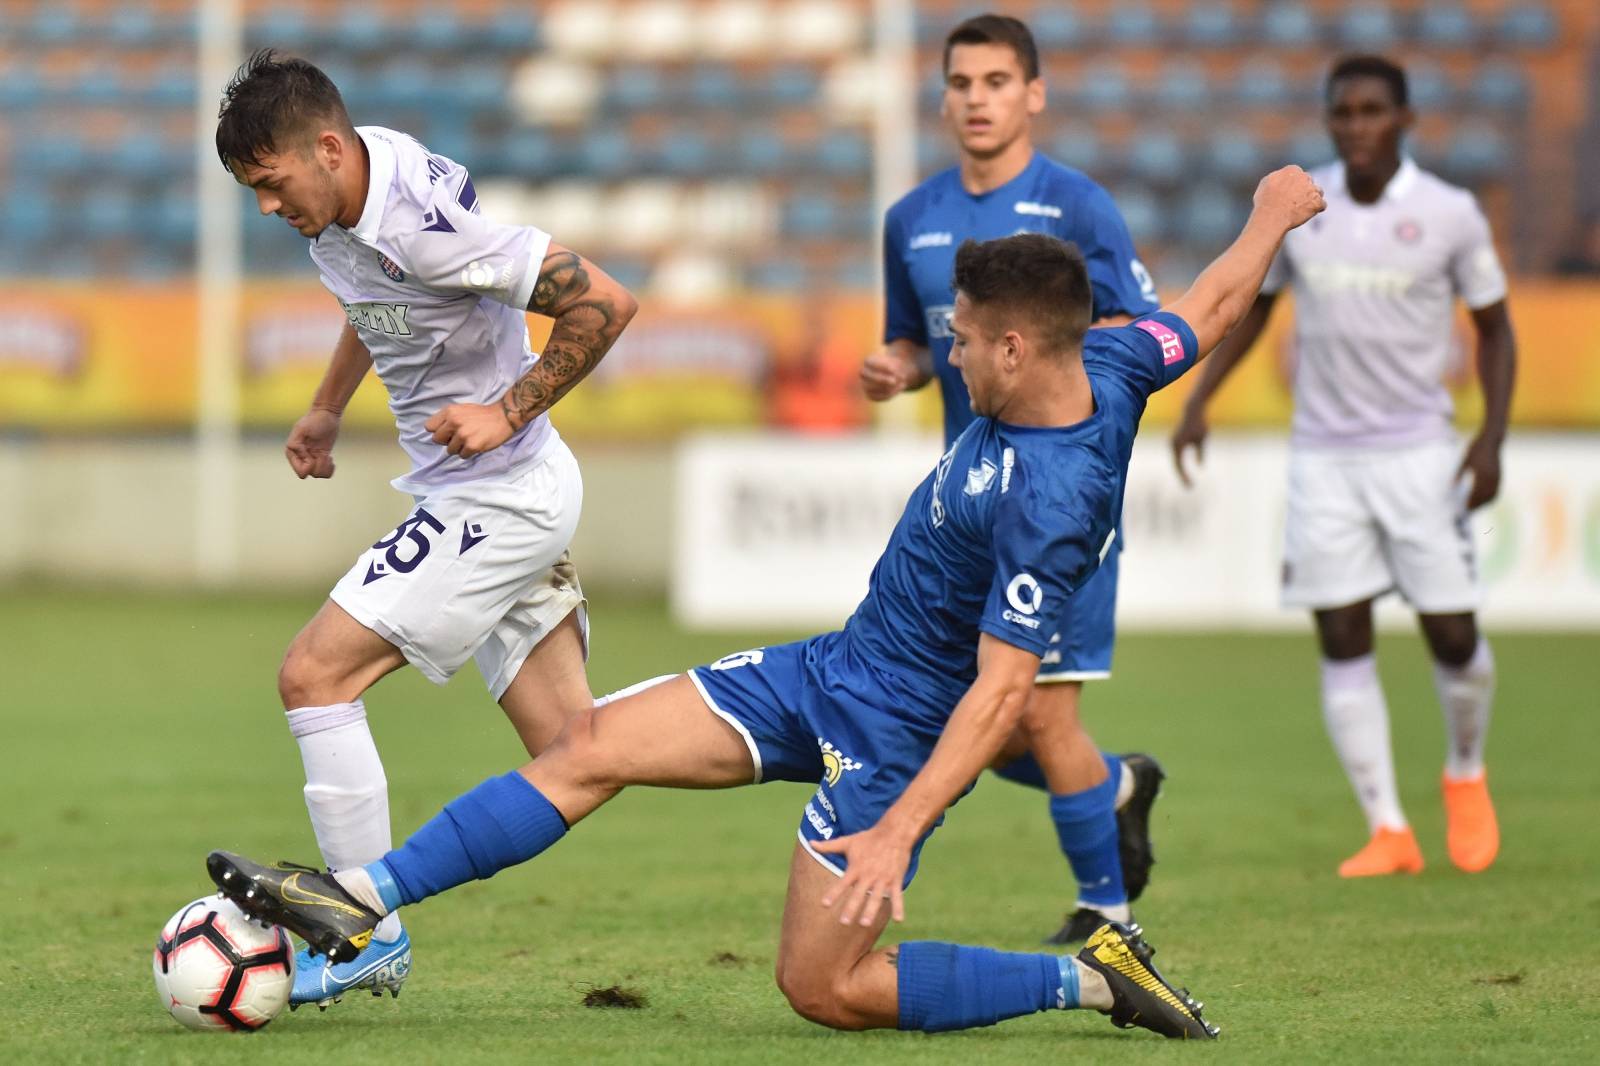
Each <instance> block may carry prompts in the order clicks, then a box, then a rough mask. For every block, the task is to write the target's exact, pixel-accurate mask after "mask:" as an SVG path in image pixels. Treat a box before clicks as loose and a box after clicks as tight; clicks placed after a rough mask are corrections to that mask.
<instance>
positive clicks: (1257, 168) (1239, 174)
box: [1201, 126, 1268, 182]
mask: <svg viewBox="0 0 1600 1066" xmlns="http://www.w3.org/2000/svg"><path fill="white" fill-rule="evenodd" d="M1201 155H1202V156H1203V158H1204V160H1205V169H1206V171H1207V173H1209V174H1210V175H1211V176H1212V177H1213V178H1217V179H1219V180H1222V181H1236V182H1248V181H1253V180H1255V179H1257V178H1259V177H1260V176H1261V175H1262V174H1265V173H1266V172H1267V170H1268V164H1267V149H1266V146H1265V145H1263V144H1262V143H1261V138H1259V137H1258V136H1256V134H1255V133H1254V132H1252V131H1251V130H1249V129H1246V128H1244V127H1238V126H1233V127H1225V128H1223V129H1216V130H1212V131H1210V133H1209V135H1208V136H1207V137H1206V139H1205V144H1204V145H1203V146H1202V148H1201Z"/></svg>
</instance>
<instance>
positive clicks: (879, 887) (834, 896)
mask: <svg viewBox="0 0 1600 1066" xmlns="http://www.w3.org/2000/svg"><path fill="white" fill-rule="evenodd" d="M811 846H812V847H813V848H815V849H816V850H817V851H820V852H822V853H823V854H827V855H843V856H844V858H845V863H846V866H845V871H844V876H843V877H841V878H839V881H838V883H837V884H835V885H834V886H833V887H832V888H830V889H829V890H828V892H827V894H826V895H824V896H823V897H822V905H823V906H824V907H832V906H833V905H834V904H836V903H837V904H839V923H840V924H841V925H849V924H850V923H851V922H857V923H859V924H861V925H871V924H872V923H873V922H875V921H877V920H878V911H879V909H880V908H881V907H882V906H883V902H884V901H885V900H888V901H889V916H890V917H892V918H893V919H894V920H895V921H897V922H903V921H905V920H906V905H905V899H904V897H903V895H902V889H901V886H902V885H904V884H905V879H906V867H908V866H910V865H911V845H909V844H907V843H906V842H905V840H904V839H903V838H902V837H900V836H899V835H898V834H896V833H893V832H892V831H890V830H888V829H886V828H884V827H883V826H882V825H875V826H873V827H872V828H871V829H868V830H866V831H864V832H861V833H851V834H850V835H849V836H842V837H835V838H834V839H833V840H818V841H815V842H813V843H812V845H811Z"/></svg>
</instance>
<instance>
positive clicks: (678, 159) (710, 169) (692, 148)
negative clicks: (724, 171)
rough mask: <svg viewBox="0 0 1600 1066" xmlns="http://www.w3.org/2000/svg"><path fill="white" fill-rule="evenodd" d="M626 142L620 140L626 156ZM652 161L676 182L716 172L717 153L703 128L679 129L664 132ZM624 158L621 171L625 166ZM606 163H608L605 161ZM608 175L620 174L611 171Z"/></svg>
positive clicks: (687, 127)
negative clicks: (676, 180)
mask: <svg viewBox="0 0 1600 1066" xmlns="http://www.w3.org/2000/svg"><path fill="white" fill-rule="evenodd" d="M627 147H628V145H627V139H626V138H623V148H624V151H625V153H626V150H627ZM653 154H654V161H655V163H656V165H657V166H659V167H660V168H661V170H662V171H664V172H666V173H667V174H670V175H672V176H673V177H677V178H688V177H697V176H700V175H703V174H711V173H714V172H715V171H716V169H717V168H716V167H715V165H714V164H715V162H716V160H717V155H718V153H717V150H716V148H715V147H714V146H713V144H712V140H711V138H710V137H709V136H707V134H706V132H705V130H704V128H703V127H702V126H699V125H687V124H683V125H679V126H676V127H674V128H673V129H672V130H670V131H668V132H667V133H666V134H665V135H664V136H663V137H662V138H661V139H660V140H659V141H658V142H657V143H656V150H655V152H654V153H653ZM626 158H627V157H626V154H625V156H624V163H623V167H624V168H625V167H626V166H627V161H626ZM608 162H610V160H608ZM611 173H613V174H615V173H620V171H612V172H611Z"/></svg>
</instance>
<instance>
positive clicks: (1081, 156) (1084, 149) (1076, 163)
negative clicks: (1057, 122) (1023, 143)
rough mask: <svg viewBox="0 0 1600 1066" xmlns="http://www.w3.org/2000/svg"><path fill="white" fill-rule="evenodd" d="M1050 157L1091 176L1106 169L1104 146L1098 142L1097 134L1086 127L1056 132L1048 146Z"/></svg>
mask: <svg viewBox="0 0 1600 1066" xmlns="http://www.w3.org/2000/svg"><path fill="white" fill-rule="evenodd" d="M1050 155H1051V157H1052V158H1054V159H1055V160H1056V161H1057V162H1060V163H1064V164H1066V165H1067V166H1069V167H1073V168H1075V169H1077V170H1081V171H1083V172H1084V173H1085V174H1089V175H1091V176H1093V175H1097V174H1099V173H1101V172H1102V171H1103V170H1105V169H1106V150H1105V145H1103V144H1102V143H1101V142H1100V136H1099V134H1097V133H1095V131H1094V130H1093V129H1091V128H1089V127H1087V126H1082V127H1074V128H1072V129H1065V130H1061V131H1059V132H1057V133H1056V135H1055V139H1054V140H1053V141H1052V142H1051V145H1050Z"/></svg>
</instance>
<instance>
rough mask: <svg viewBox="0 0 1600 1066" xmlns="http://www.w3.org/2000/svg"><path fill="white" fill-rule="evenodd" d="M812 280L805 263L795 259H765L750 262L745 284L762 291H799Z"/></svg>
mask: <svg viewBox="0 0 1600 1066" xmlns="http://www.w3.org/2000/svg"><path fill="white" fill-rule="evenodd" d="M809 282H810V276H809V274H808V272H807V271H806V267H805V264H804V263H800V262H796V261H795V260H793V259H763V260H761V261H760V262H756V263H752V264H750V268H749V270H748V272H747V273H746V276H745V284H746V286H747V287H749V288H751V289H755V290H758V291H762V292H799V291H801V290H803V289H805V288H806V287H807V286H808V284H809Z"/></svg>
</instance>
